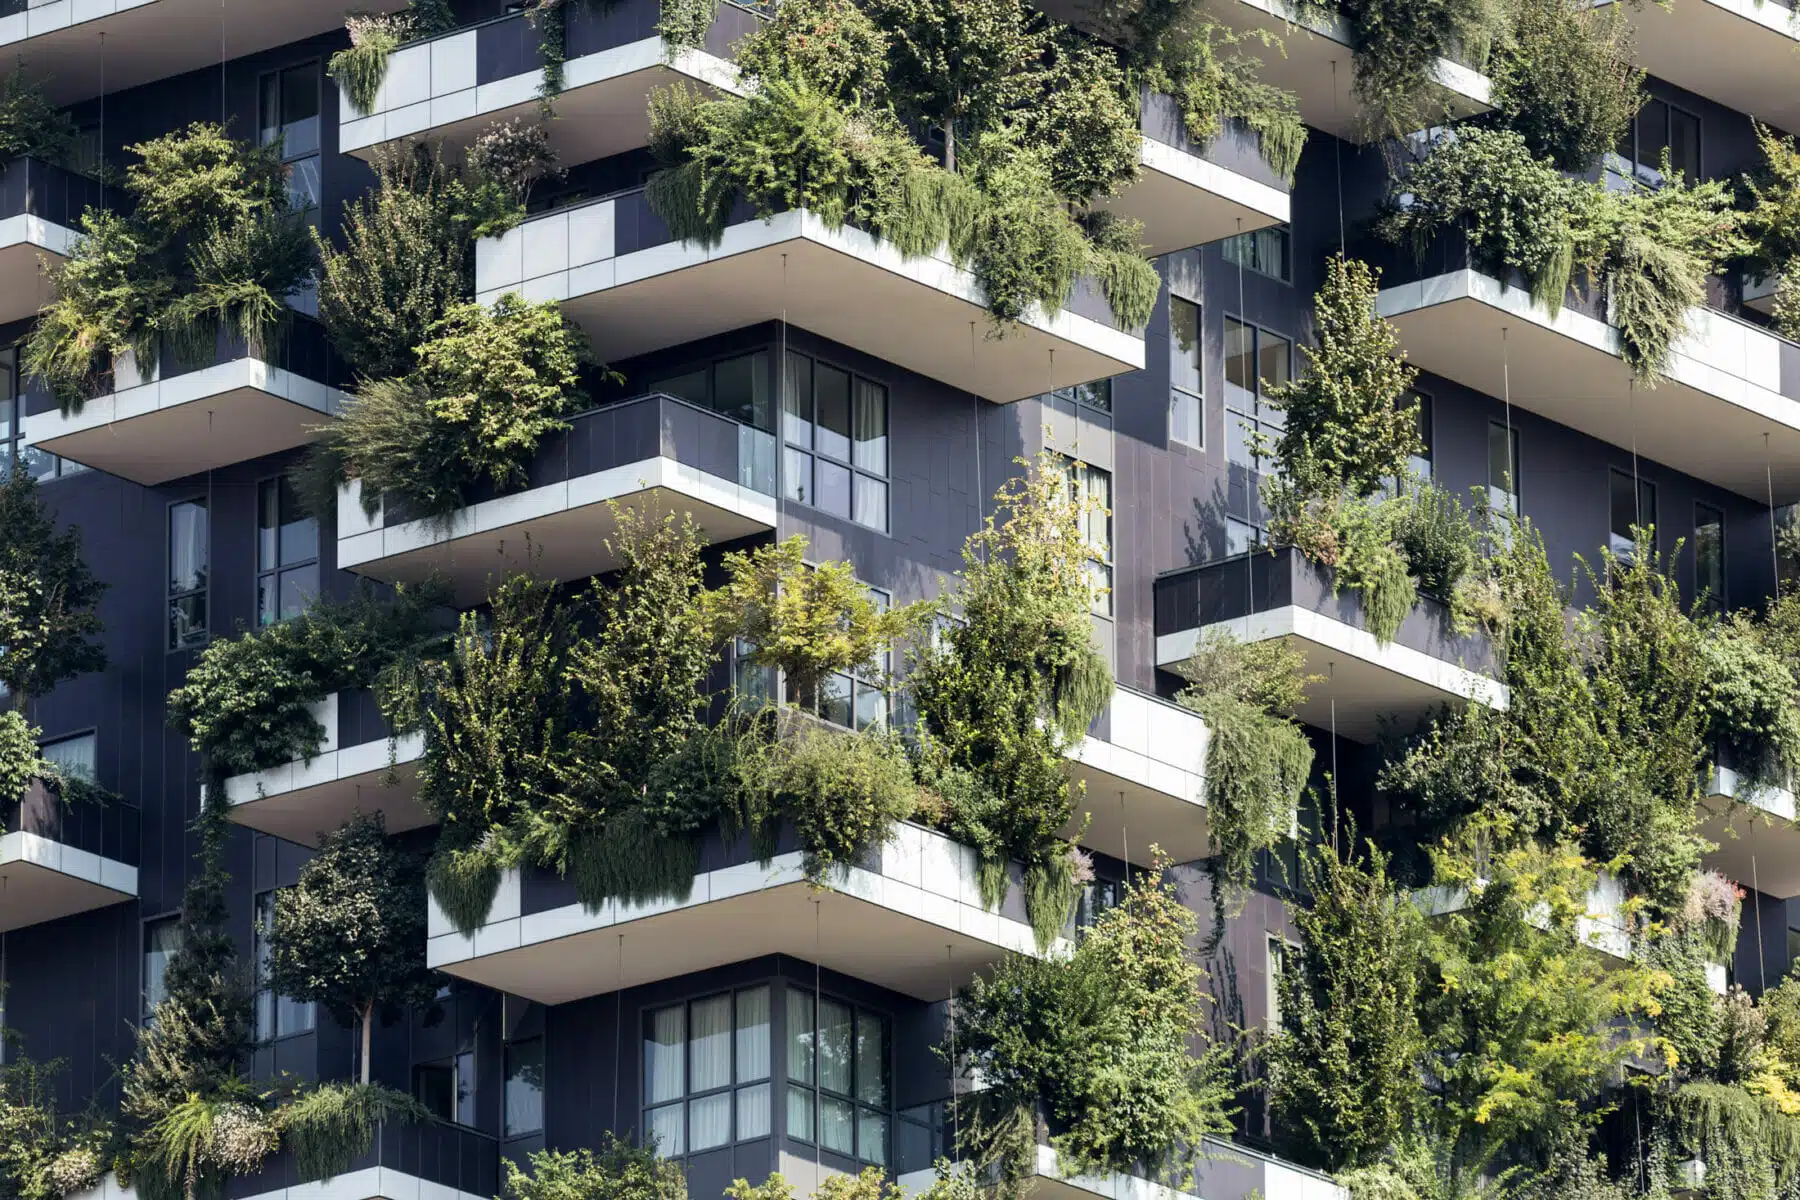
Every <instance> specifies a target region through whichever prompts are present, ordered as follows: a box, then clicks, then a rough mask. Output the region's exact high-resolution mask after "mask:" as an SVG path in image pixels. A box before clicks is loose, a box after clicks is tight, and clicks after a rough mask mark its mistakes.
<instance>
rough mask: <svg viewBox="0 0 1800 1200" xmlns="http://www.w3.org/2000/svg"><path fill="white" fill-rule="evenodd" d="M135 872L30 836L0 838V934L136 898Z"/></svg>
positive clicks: (12, 835) (86, 853) (26, 834)
mask: <svg viewBox="0 0 1800 1200" xmlns="http://www.w3.org/2000/svg"><path fill="white" fill-rule="evenodd" d="M137 890H138V872H137V868H136V867H129V866H126V865H125V864H124V863H122V862H116V861H114V860H113V859H110V858H103V857H101V856H100V855H98V854H91V853H89V852H88V851H85V850H76V849H74V848H73V847H70V846H65V845H63V844H62V843H61V842H55V841H51V840H50V839H49V838H46V837H42V836H40V835H38V834H35V833H8V834H0V933H6V932H8V931H9V930H13V929H23V928H24V927H25V926H27V925H37V924H40V923H42V922H44V921H56V920H60V919H61V918H63V917H72V916H74V915H75V914H76V913H84V912H88V911H90V910H92V909H96V908H105V907H106V906H107V905H109V904H118V903H119V902H121V901H124V900H131V899H134V898H135V897H136V896H137Z"/></svg>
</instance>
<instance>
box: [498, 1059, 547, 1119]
mask: <svg viewBox="0 0 1800 1200" xmlns="http://www.w3.org/2000/svg"><path fill="white" fill-rule="evenodd" d="M505 1059H506V1083H505V1100H506V1111H505V1115H504V1122H503V1125H502V1130H501V1131H502V1133H503V1134H504V1135H505V1136H506V1137H517V1136H518V1135H520V1134H525V1133H538V1132H540V1131H542V1129H543V1128H544V1039H543V1038H541V1037H534V1038H526V1039H524V1040H523V1041H517V1042H508V1043H507V1044H506V1052H505Z"/></svg>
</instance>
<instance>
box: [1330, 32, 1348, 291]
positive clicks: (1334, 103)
mask: <svg viewBox="0 0 1800 1200" xmlns="http://www.w3.org/2000/svg"><path fill="white" fill-rule="evenodd" d="M1337 69H1338V64H1337V59H1335V58H1334V59H1332V60H1331V123H1332V124H1333V125H1336V124H1337V123H1338V120H1337V115H1338V85H1337ZM1331 157H1332V160H1333V161H1334V162H1335V163H1336V164H1337V212H1338V253H1339V254H1340V255H1341V254H1344V253H1345V252H1346V251H1347V250H1348V248H1349V239H1348V238H1346V237H1345V236H1344V139H1343V138H1341V137H1339V136H1337V134H1335V133H1334V134H1332V135H1331Z"/></svg>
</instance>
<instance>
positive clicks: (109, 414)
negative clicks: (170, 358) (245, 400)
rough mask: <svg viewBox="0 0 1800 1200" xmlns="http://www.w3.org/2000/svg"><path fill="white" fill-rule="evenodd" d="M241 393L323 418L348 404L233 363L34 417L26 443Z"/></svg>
mask: <svg viewBox="0 0 1800 1200" xmlns="http://www.w3.org/2000/svg"><path fill="white" fill-rule="evenodd" d="M239 389H250V390H253V391H259V392H265V393H267V394H268V395H271V396H274V397H275V398H277V399H279V400H286V401H288V402H289V403H290V404H297V405H299V406H300V407H302V408H310V409H312V410H313V411H314V412H316V413H318V414H320V415H321V416H331V415H332V414H334V413H336V412H337V411H338V409H339V408H340V407H341V406H342V405H343V403H344V402H345V400H346V399H347V397H346V396H345V395H344V393H343V392H340V391H339V390H338V389H336V388H334V387H330V386H327V385H326V384H323V383H319V382H318V381H316V380H312V379H308V378H306V377H305V376H303V375H296V374H294V373H293V372H291V371H287V370H284V369H283V368H281V367H273V366H270V365H269V364H268V363H265V362H263V361H261V360H260V359H254V358H247V357H246V358H234V359H232V360H231V361H230V362H224V363H217V364H215V365H213V366H210V367H202V368H201V369H199V370H197V371H189V372H187V373H186V374H184V375H176V376H174V377H172V378H169V379H160V378H159V379H152V380H150V381H148V382H146V383H140V384H137V385H136V386H134V387H127V388H120V389H118V390H116V391H111V392H107V393H105V394H104V395H100V396H96V397H94V398H93V399H92V400H89V401H87V403H85V404H83V405H82V406H81V411H80V412H78V413H69V414H67V415H65V414H63V413H62V412H60V411H58V410H56V409H51V410H50V411H48V412H41V413H35V414H33V415H31V416H28V417H26V418H25V441H26V442H27V443H30V444H34V445H35V444H36V443H39V442H45V441H50V440H53V439H55V438H63V437H69V436H71V435H73V434H77V433H86V432H88V431H90V430H94V429H100V428H103V427H105V426H108V425H116V424H119V423H121V422H125V421H130V420H133V419H135V418H138V417H146V416H149V415H150V414H152V413H156V412H165V411H167V410H169V409H174V408H180V407H182V406H183V405H187V404H193V403H195V402H197V401H200V400H205V399H208V398H209V397H213V396H222V395H224V394H226V393H227V392H235V391H238V390H239Z"/></svg>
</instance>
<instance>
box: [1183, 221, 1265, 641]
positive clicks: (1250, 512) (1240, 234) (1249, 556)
mask: <svg viewBox="0 0 1800 1200" xmlns="http://www.w3.org/2000/svg"><path fill="white" fill-rule="evenodd" d="M1237 229H1238V231H1237V247H1238V255H1237V285H1238V303H1237V306H1238V316H1237V319H1238V327H1239V328H1240V329H1248V328H1249V315H1248V314H1247V313H1246V312H1245V311H1244V241H1243V239H1244V218H1242V217H1239V218H1238V219H1237ZM1194 337H1195V339H1196V340H1198V339H1199V337H1200V331H1199V330H1195V331H1194ZM1252 361H1254V356H1252ZM1200 419H1201V421H1205V420H1206V410H1205V409H1204V408H1202V409H1201V410H1200ZM1225 419H1226V421H1230V420H1231V414H1230V412H1229V410H1227V412H1226V415H1225ZM1200 440H1201V441H1203V442H1204V441H1205V440H1206V430H1205V428H1204V427H1202V428H1201V430H1200ZM1225 440H1226V442H1227V443H1229V442H1230V441H1231V431H1230V430H1229V429H1227V430H1226V431H1225ZM1227 456H1228V457H1229V451H1228V452H1227ZM1225 465H1226V471H1227V473H1228V474H1229V472H1230V467H1231V464H1230V463H1229V462H1227V463H1226V464H1225ZM1253 504H1255V501H1254V500H1253V499H1252V498H1251V489H1249V488H1245V489H1244V525H1245V527H1246V528H1248V529H1250V530H1251V531H1252V534H1251V536H1252V540H1253V541H1254V537H1255V533H1254V531H1255V528H1256V522H1255V521H1253V520H1251V518H1252V517H1253V516H1254V515H1255V511H1254V509H1253V508H1252V505H1253ZM1255 610H1256V554H1255V547H1254V545H1252V546H1249V547H1246V549H1245V554H1244V640H1245V641H1246V642H1247V641H1249V640H1250V617H1251V615H1252V613H1254V612H1255Z"/></svg>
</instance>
